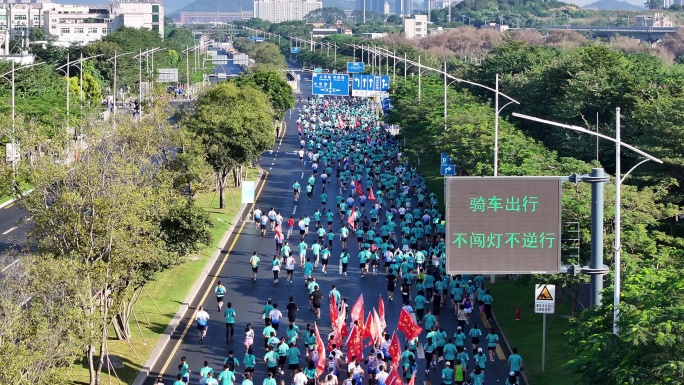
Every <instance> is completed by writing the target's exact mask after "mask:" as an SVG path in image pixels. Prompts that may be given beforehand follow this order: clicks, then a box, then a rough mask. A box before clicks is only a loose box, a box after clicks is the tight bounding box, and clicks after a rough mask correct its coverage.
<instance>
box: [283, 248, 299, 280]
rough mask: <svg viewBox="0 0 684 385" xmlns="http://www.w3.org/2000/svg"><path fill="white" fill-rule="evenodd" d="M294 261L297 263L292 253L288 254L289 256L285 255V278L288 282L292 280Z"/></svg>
mask: <svg viewBox="0 0 684 385" xmlns="http://www.w3.org/2000/svg"><path fill="white" fill-rule="evenodd" d="M296 263H297V261H295V259H294V257H293V256H292V254H290V256H289V257H287V259H286V260H285V270H286V271H287V280H288V282H290V283H292V280H293V278H294V269H295V264H296Z"/></svg>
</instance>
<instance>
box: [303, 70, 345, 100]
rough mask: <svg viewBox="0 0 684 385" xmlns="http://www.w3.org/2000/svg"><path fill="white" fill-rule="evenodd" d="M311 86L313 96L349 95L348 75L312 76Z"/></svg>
mask: <svg viewBox="0 0 684 385" xmlns="http://www.w3.org/2000/svg"><path fill="white" fill-rule="evenodd" d="M311 85H312V91H313V94H314V95H332V96H348V95H349V75H347V74H313V78H312V79H311Z"/></svg>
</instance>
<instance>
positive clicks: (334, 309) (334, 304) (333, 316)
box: [330, 295, 340, 327]
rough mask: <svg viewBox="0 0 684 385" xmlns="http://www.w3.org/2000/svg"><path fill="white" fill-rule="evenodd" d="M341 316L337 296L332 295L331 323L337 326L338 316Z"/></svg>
mask: <svg viewBox="0 0 684 385" xmlns="http://www.w3.org/2000/svg"><path fill="white" fill-rule="evenodd" d="M339 316H340V313H339V310H338V309H337V302H336V301H335V296H334V295H331V296H330V325H332V326H333V327H335V324H336V323H337V317H339Z"/></svg>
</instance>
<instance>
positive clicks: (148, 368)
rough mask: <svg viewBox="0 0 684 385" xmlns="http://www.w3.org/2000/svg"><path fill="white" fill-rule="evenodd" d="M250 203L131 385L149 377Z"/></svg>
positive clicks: (235, 218)
mask: <svg viewBox="0 0 684 385" xmlns="http://www.w3.org/2000/svg"><path fill="white" fill-rule="evenodd" d="M263 177H264V171H263V170H259V175H258V176H257V185H258V184H259V183H264V180H263ZM250 204H251V203H243V204H241V205H240V210H238V212H237V214H235V217H234V218H233V223H232V224H231V225H230V227H229V228H228V230H226V232H225V233H224V234H223V237H222V238H221V241H220V242H219V244H218V246H217V247H216V250H214V253H213V254H212V255H211V257H210V258H209V260H208V261H207V264H206V265H205V266H204V270H202V273H201V274H200V276H199V277H198V278H197V280H196V281H195V283H194V284H193V285H192V287H191V288H190V292H189V293H188V295H187V296H186V297H185V300H184V301H183V303H182V304H181V306H180V308H179V309H178V312H176V315H174V316H173V318H172V319H171V321H170V322H169V326H167V327H166V330H164V334H162V335H161V336H160V337H159V341H158V342H157V345H156V346H155V347H154V349H153V350H152V353H150V357H149V358H148V359H147V361H145V364H144V365H143V367H142V368H141V369H140V373H138V375H137V376H136V377H135V380H133V383H132V385H142V384H143V383H144V382H145V380H146V379H147V377H149V375H150V373H151V372H152V367H153V366H154V364H155V363H156V362H157V361H158V360H159V357H160V356H161V354H162V352H163V351H164V349H166V345H167V344H168V343H169V341H170V340H171V336H172V335H173V333H175V332H176V328H178V325H180V323H181V321H182V320H183V318H185V315H186V312H187V311H188V308H189V307H190V303H191V302H192V300H194V299H195V297H197V293H199V291H200V289H201V288H202V285H203V284H204V281H205V280H206V278H207V276H208V275H209V273H210V272H211V270H212V269H213V267H214V265H215V264H216V261H217V260H218V257H219V256H220V255H221V251H223V249H224V248H225V246H226V244H227V243H228V240H229V239H230V237H231V236H232V235H233V231H234V230H235V227H236V226H237V225H238V224H239V223H240V222H241V221H242V218H243V215H244V211H245V209H246V208H247V206H249V205H250Z"/></svg>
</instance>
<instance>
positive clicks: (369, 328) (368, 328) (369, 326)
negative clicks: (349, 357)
mask: <svg viewBox="0 0 684 385" xmlns="http://www.w3.org/2000/svg"><path fill="white" fill-rule="evenodd" d="M376 330H377V328H376V326H375V320H374V319H373V313H372V312H368V317H366V324H365V325H364V326H363V339H366V338H368V339H370V342H369V343H368V345H366V346H371V345H373V342H375V334H376V333H375V331H376Z"/></svg>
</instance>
